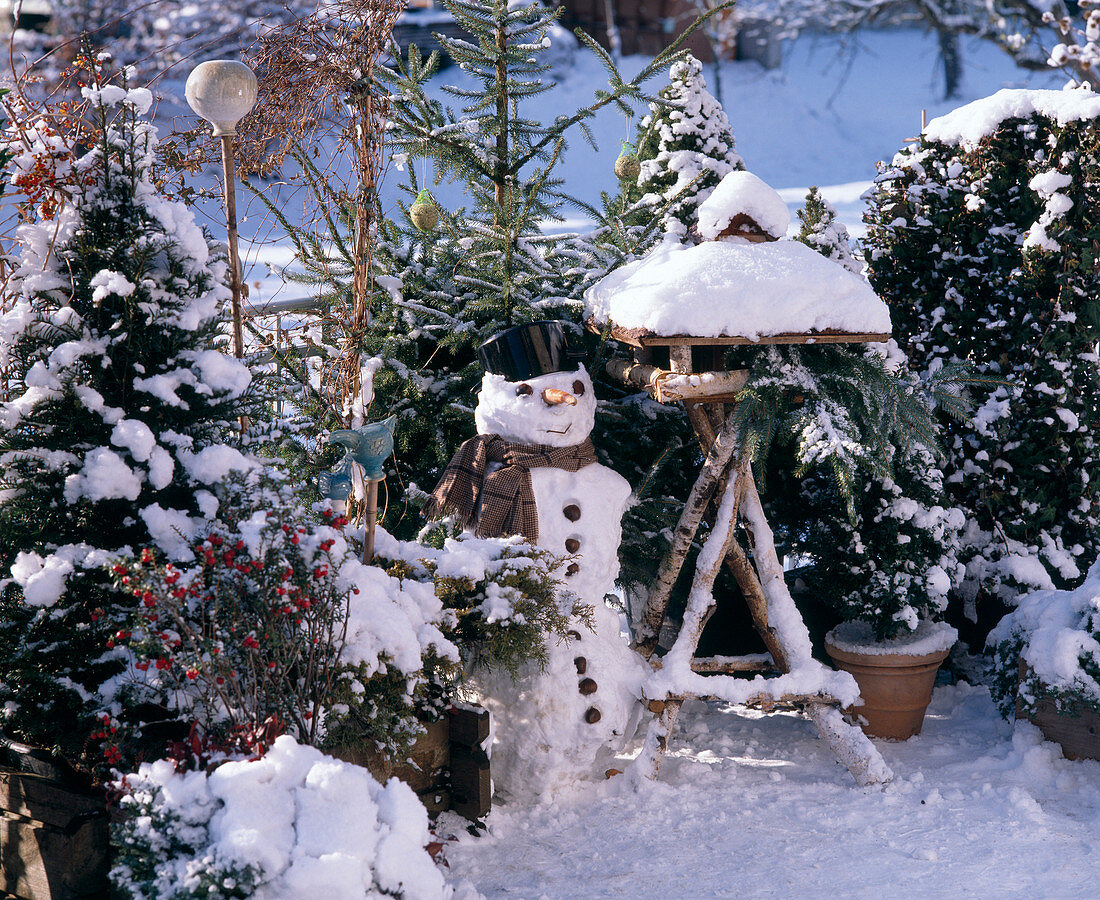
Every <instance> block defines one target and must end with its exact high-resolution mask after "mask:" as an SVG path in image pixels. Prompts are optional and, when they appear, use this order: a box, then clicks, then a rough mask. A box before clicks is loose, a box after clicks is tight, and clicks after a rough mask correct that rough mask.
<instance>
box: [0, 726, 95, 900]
mask: <svg viewBox="0 0 1100 900" xmlns="http://www.w3.org/2000/svg"><path fill="white" fill-rule="evenodd" d="M3 749H4V751H5V752H4V754H3V756H4V761H5V762H6V763H9V764H11V765H5V766H0V876H2V877H0V893H2V892H7V893H8V895H13V896H15V897H18V898H20V900H78V898H92V897H106V896H107V851H108V846H109V843H110V832H109V823H108V818H107V802H106V798H105V797H104V795H103V793H102V792H99V791H89V790H85V789H84V788H83V787H82V786H81V785H79V784H78V783H75V780H74V779H72V778H71V777H69V774H68V771H71V770H68V771H67V767H65V766H64V765H63V764H59V765H57V767H56V768H55V767H54V765H53V764H51V763H50V762H49V761H48V760H47V759H46V755H44V754H42V753H41V752H40V751H33V750H30V748H24V747H21V746H20V745H18V744H13V743H11V742H5V745H4V747H3Z"/></svg>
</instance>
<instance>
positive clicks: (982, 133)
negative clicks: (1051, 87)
mask: <svg viewBox="0 0 1100 900" xmlns="http://www.w3.org/2000/svg"><path fill="white" fill-rule="evenodd" d="M1034 113H1038V114H1040V115H1042V116H1046V117H1047V118H1049V119H1053V120H1054V121H1055V122H1057V123H1058V124H1059V125H1065V124H1066V123H1068V122H1077V121H1080V120H1082V119H1095V118H1098V117H1100V96H1098V95H1097V94H1094V93H1093V92H1092V91H1080V90H1072V91H1039V90H1023V89H1005V90H1002V91H997V93H995V94H993V95H992V96H991V97H984V98H982V99H981V100H975V101H974V102H973V103H968V104H966V105H965V106H960V107H959V108H958V109H955V110H952V111H951V112H949V113H947V115H944V116H940V117H939V118H936V119H933V120H932V121H931V122H929V123H928V127H927V128H925V129H924V136H925V137H926V138H928V139H929V140H931V141H940V142H941V143H944V144H951V145H961V146H962V147H965V148H967V149H972V148H974V147H976V146H977V145H978V144H979V143H981V141H982V139H983V138H985V137H988V136H989V135H991V134H993V133H994V132H995V131H996V130H997V129H998V128H999V127H1000V125H1001V123H1002V122H1004V121H1005V120H1007V119H1016V118H1021V119H1026V118H1027V117H1028V116H1030V115H1033V114H1034Z"/></svg>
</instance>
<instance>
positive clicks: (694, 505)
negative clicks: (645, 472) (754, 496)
mask: <svg viewBox="0 0 1100 900" xmlns="http://www.w3.org/2000/svg"><path fill="white" fill-rule="evenodd" d="M736 448H737V437H736V434H735V429H734V425H733V423H732V422H728V423H727V424H726V426H725V427H723V428H722V430H721V432H719V434H718V437H717V438H715V440H714V443H713V444H712V445H711V448H710V451H709V452H708V453H707V458H706V460H705V461H704V463H703V469H702V471H701V472H700V473H699V477H698V478H697V479H696V480H695V484H693V485H692V487H691V494H690V495H689V496H688V500H687V503H686V504H685V505H684V511H683V512H682V513H681V514H680V521H679V522H678V523H677V525H676V530H675V532H673V535H672V546H671V547H670V548H669V552H668V555H667V556H666V557H665V558H664V560H663V561H662V562H661V567H660V569H659V570H658V572H657V578H656V580H655V581H654V582H653V587H652V588H650V591H649V596H648V597H647V598H646V603H645V608H644V610H643V612H642V620H641V622H640V623H639V625H638V628H637V633H636V635H635V644H634V647H635V649H636V650H637V651H638V652H639V653H640V654H642V656H644V657H645V658H646V659H649V658H650V657H651V656H653V651H654V650H656V649H657V636H658V634H659V633H660V630H661V624H662V623H663V622H664V618H665V613H666V611H667V610H668V603H669V599H670V598H671V596H672V586H673V585H674V584H675V583H676V578H677V577H678V576H679V574H680V571H681V569H683V567H684V559H685V558H686V557H687V553H688V550H689V549H690V548H691V543H692V541H694V540H695V535H696V533H697V532H698V530H699V523H700V522H701V521H702V520H703V514H704V513H705V512H706V510H707V504H708V503H710V499H711V497H712V496H713V495H714V492H715V490H716V489H717V487H718V483H719V480H720V479H721V477H722V475H723V474H724V473H725V472H726V470H727V468H728V467H729V464H730V460H731V459H732V458H733V453H734V450H735V449H736Z"/></svg>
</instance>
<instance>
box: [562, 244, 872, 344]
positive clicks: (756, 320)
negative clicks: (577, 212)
mask: <svg viewBox="0 0 1100 900" xmlns="http://www.w3.org/2000/svg"><path fill="white" fill-rule="evenodd" d="M584 299H585V312H586V314H587V315H588V316H591V317H592V318H593V319H595V320H596V322H599V323H605V322H607V321H611V322H614V323H615V324H616V325H617V326H619V327H620V328H629V329H644V330H646V331H649V332H651V333H653V334H658V335H692V336H694V337H736V336H740V337H746V338H748V339H750V340H759V339H760V338H762V337H768V336H771V335H777V334H787V333H791V332H794V333H801V332H814V331H826V330H836V331H842V332H852V333H875V334H886V333H889V331H890V312H889V310H888V309H887V308H886V304H885V303H883V302H882V300H880V299H879V298H878V296H877V295H876V294H875V292H874V291H873V290H872V289H871V286H870V285H869V284H867V282H866V281H864V280H863V279H862V278H860V277H859V276H858V275H855V274H853V273H852V272H849V271H848V270H847V269H845V268H844V267H843V266H842V265H840V264H839V263H836V262H834V261H833V260H830V259H827V258H825V257H824V256H822V255H821V254H820V253H818V252H816V251H814V250H811V249H810V248H809V247H807V246H806V245H805V244H800V243H798V242H797V241H776V242H774V243H767V244H733V243H726V242H714V241H711V242H708V243H704V244H699V245H698V246H694V247H692V246H689V245H685V244H680V243H678V242H676V241H675V240H665V242H664V243H662V244H660V245H658V246H657V247H656V248H655V249H654V250H653V251H652V252H651V253H650V254H649V255H648V256H646V257H644V258H643V259H640V260H636V261H635V262H632V263H630V264H629V265H625V266H622V267H621V268H619V269H616V270H615V271H614V272H612V273H611V274H610V275H608V276H607V277H605V278H603V279H602V280H601V281H599V282H597V283H596V284H594V285H593V286H592V287H590V288H589V289H588V290H587V291H586V292H585V295H584Z"/></svg>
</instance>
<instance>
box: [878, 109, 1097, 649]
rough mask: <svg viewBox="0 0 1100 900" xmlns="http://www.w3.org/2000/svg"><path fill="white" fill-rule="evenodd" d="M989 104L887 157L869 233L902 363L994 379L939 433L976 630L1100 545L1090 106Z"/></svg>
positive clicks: (1074, 570) (1070, 579) (1072, 576)
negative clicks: (961, 525) (960, 521)
mask: <svg viewBox="0 0 1100 900" xmlns="http://www.w3.org/2000/svg"><path fill="white" fill-rule="evenodd" d="M998 97H1000V98H1001V99H1000V100H999V101H998V100H994V99H990V100H985V101H977V102H976V103H974V104H971V105H969V106H967V107H963V108H962V109H960V110H957V111H956V112H954V113H952V114H951V115H949V116H946V117H944V118H943V119H940V120H935V121H933V122H932V123H930V124H929V127H928V129H927V131H926V132H925V134H924V135H923V136H922V139H921V141H920V142H919V143H918V144H914V145H911V146H909V147H906V148H905V149H903V150H902V151H901V152H899V153H898V155H897V156H896V157H895V158H894V161H893V163H892V165H890V166H887V167H885V168H884V170H883V171H882V173H881V174H880V175H879V178H878V186H877V188H876V190H875V192H874V194H873V196H872V199H871V209H870V213H869V226H870V228H869V232H868V238H867V243H868V246H869V251H870V252H869V267H870V268H869V275H870V279H871V282H872V284H873V285H874V286H875V288H876V290H877V291H878V292H879V294H880V295H881V296H882V297H883V298H884V299H886V300H887V301H888V302H889V303H890V305H891V307H892V310H891V315H892V318H893V321H894V327H895V334H896V336H897V338H898V340H899V342H900V343H901V344H902V345H903V346H905V347H906V349H907V352H908V353H909V357H910V360H911V365H912V367H913V370H914V371H915V372H917V373H921V374H925V373H930V372H935V371H937V370H938V369H940V367H942V366H944V365H949V364H951V363H954V362H960V361H961V362H965V363H967V364H969V365H970V366H972V367H973V370H974V372H975V374H976V375H977V376H980V377H984V378H986V379H988V380H989V382H990V383H988V384H986V385H975V386H973V388H972V392H973V395H974V399H975V401H976V403H977V409H976V414H975V416H974V420H973V422H972V423H967V424H958V423H947V430H946V439H945V444H946V452H947V460H946V462H945V466H944V471H945V474H946V486H947V492H948V494H949V497H950V498H951V502H952V503H953V504H955V505H958V506H959V507H961V508H962V509H963V510H964V511H965V512H966V515H967V520H968V521H967V530H966V533H965V535H964V548H963V556H962V558H963V560H964V561H965V562H966V564H967V569H968V581H967V585H966V590H965V592H964V593H963V595H962V596H963V600H964V603H965V611H966V615H967V617H968V618H970V619H972V620H974V619H976V620H977V621H978V629H977V631H978V632H979V633H978V635H977V637H978V638H979V639H981V638H984V633H985V632H986V631H988V629H989V627H990V626H991V625H992V624H993V623H994V622H995V621H996V619H997V618H999V616H1000V614H1001V612H1002V611H1003V604H1005V603H1007V604H1012V603H1013V602H1014V598H1015V597H1016V596H1017V595H1018V594H1019V593H1020V592H1022V591H1027V590H1029V589H1032V588H1052V587H1071V586H1073V585H1075V584H1077V583H1079V580H1080V579H1081V577H1082V576H1083V574H1084V571H1085V570H1086V569H1087V568H1088V566H1089V565H1090V564H1091V563H1092V562H1093V560H1095V559H1096V554H1097V550H1098V548H1100V541H1098V526H1100V458H1098V454H1097V434H1098V430H1100V403H1098V398H1100V365H1098V360H1097V355H1096V347H1097V342H1098V340H1100V301H1097V299H1096V287H1095V280H1096V279H1095V267H1096V259H1097V256H1096V250H1095V247H1096V245H1097V241H1098V240H1100V226H1098V225H1097V221H1096V217H1095V215H1094V213H1093V210H1094V209H1095V208H1096V204H1097V202H1098V199H1100V198H1098V195H1097V187H1096V185H1097V183H1098V181H1100V172H1098V169H1097V161H1096V156H1095V154H1094V153H1093V152H1092V148H1093V146H1094V138H1093V135H1092V125H1091V117H1092V116H1094V115H1096V114H1097V112H1100V102H1098V101H1095V100H1087V97H1088V95H1084V96H1082V95H1081V94H1080V93H1078V92H1050V91H1045V92H1043V91H1037V92H1028V91H1020V92H1017V93H1016V94H1015V96H1013V97H1011V102H1010V103H1005V104H1004V105H999V104H1000V103H1001V102H1002V101H1004V100H1005V98H1004V97H1001V95H998ZM1006 110H1011V113H1010V114H1009V113H1006Z"/></svg>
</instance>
